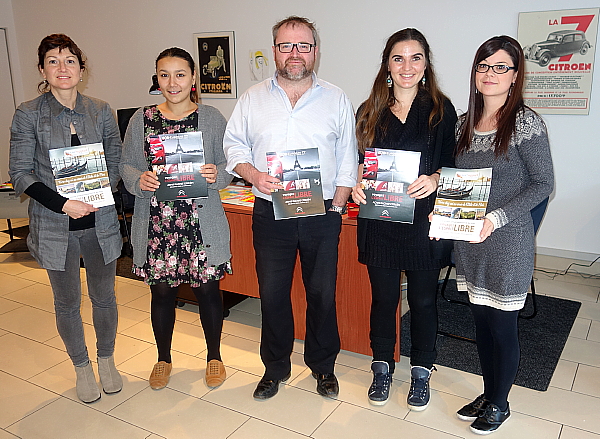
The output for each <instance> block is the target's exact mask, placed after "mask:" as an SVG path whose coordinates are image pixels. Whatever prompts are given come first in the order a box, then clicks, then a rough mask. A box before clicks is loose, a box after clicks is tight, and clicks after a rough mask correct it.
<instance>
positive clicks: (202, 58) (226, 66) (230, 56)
mask: <svg viewBox="0 0 600 439" xmlns="http://www.w3.org/2000/svg"><path fill="white" fill-rule="evenodd" d="M194 52H195V55H196V65H197V66H198V77H199V79H200V90H199V91H200V97H205V98H210V99H215V98H216V99H236V98H237V81H236V74H235V73H236V72H235V34H234V32H233V31H224V32H200V33H195V34H194Z"/></svg>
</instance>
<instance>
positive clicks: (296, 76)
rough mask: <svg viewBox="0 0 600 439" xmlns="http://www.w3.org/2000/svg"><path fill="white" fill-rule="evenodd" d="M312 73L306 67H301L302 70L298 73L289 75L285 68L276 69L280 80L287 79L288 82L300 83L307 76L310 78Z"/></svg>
mask: <svg viewBox="0 0 600 439" xmlns="http://www.w3.org/2000/svg"><path fill="white" fill-rule="evenodd" d="M312 73H313V71H312V69H311V70H310V71H309V70H308V69H307V68H306V65H305V66H303V68H302V70H300V71H299V72H298V73H294V74H292V73H290V72H289V71H288V70H287V68H286V66H284V67H283V69H277V75H278V76H281V77H282V78H285V79H288V80H290V81H300V80H301V79H304V78H307V77H309V76H311V75H312Z"/></svg>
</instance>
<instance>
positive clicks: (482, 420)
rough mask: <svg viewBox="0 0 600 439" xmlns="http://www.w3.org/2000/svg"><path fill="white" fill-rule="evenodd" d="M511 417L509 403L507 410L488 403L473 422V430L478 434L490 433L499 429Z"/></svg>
mask: <svg viewBox="0 0 600 439" xmlns="http://www.w3.org/2000/svg"><path fill="white" fill-rule="evenodd" d="M508 418H510V408H509V407H508V403H507V405H506V410H505V411H502V410H500V407H498V406H497V405H496V404H493V403H491V402H489V403H488V405H487V407H486V408H485V411H484V412H483V413H482V414H481V415H479V417H478V418H477V419H475V420H474V421H473V423H472V424H471V431H472V432H473V433H476V434H490V433H493V432H494V431H496V430H498V429H499V428H500V426H501V425H502V424H503V423H504V421H506V420H507V419H508Z"/></svg>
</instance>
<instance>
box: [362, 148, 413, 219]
mask: <svg viewBox="0 0 600 439" xmlns="http://www.w3.org/2000/svg"><path fill="white" fill-rule="evenodd" d="M420 162H421V153H420V152H415V151H403V150H396V149H384V148H367V149H366V151H365V160H364V164H363V177H362V181H361V182H360V185H361V187H362V189H363V191H364V192H365V196H366V197H367V199H366V201H367V204H361V205H360V210H359V212H358V216H359V217H360V218H369V219H376V220H382V221H393V222H400V223H409V224H412V223H413V219H414V215H415V199H414V198H411V197H409V196H408V194H407V193H406V189H407V188H408V186H409V185H410V184H411V183H412V182H413V181H415V180H416V179H417V178H418V176H419V163H420Z"/></svg>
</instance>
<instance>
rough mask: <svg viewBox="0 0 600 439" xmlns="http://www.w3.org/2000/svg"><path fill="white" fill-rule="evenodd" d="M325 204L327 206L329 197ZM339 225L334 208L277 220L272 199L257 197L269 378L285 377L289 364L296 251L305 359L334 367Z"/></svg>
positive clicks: (322, 369)
mask: <svg viewBox="0 0 600 439" xmlns="http://www.w3.org/2000/svg"><path fill="white" fill-rule="evenodd" d="M325 204H326V207H327V208H328V207H329V206H331V200H328V201H326V202H325ZM341 225H342V219H341V216H340V214H338V213H336V212H327V214H326V215H319V216H311V217H306V218H297V219H296V218H293V219H286V220H279V221H275V218H274V215H273V204H272V203H271V202H268V201H266V200H263V199H262V198H256V201H255V203H254V211H253V216H252V230H253V232H254V235H253V236H254V250H255V252H256V274H257V276H258V285H259V293H260V300H261V311H262V330H261V342H260V356H261V359H262V361H263V363H264V365H265V367H266V371H265V375H264V378H265V379H272V380H276V379H281V378H283V377H285V376H286V375H287V374H288V373H289V372H290V369H291V363H290V355H291V354H292V347H293V344H294V317H293V313H292V302H291V298H290V292H291V287H292V275H293V273H294V265H295V263H296V255H297V254H298V252H299V253H300V264H301V267H302V280H303V281H304V289H305V290H306V304H307V307H306V337H305V343H304V362H305V363H306V365H307V366H308V367H310V368H311V370H312V371H313V372H316V373H331V372H333V368H334V365H335V359H336V357H337V354H338V353H339V351H340V338H339V334H338V328H337V317H336V308H335V285H336V275H337V259H338V242H339V235H340V231H341Z"/></svg>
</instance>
